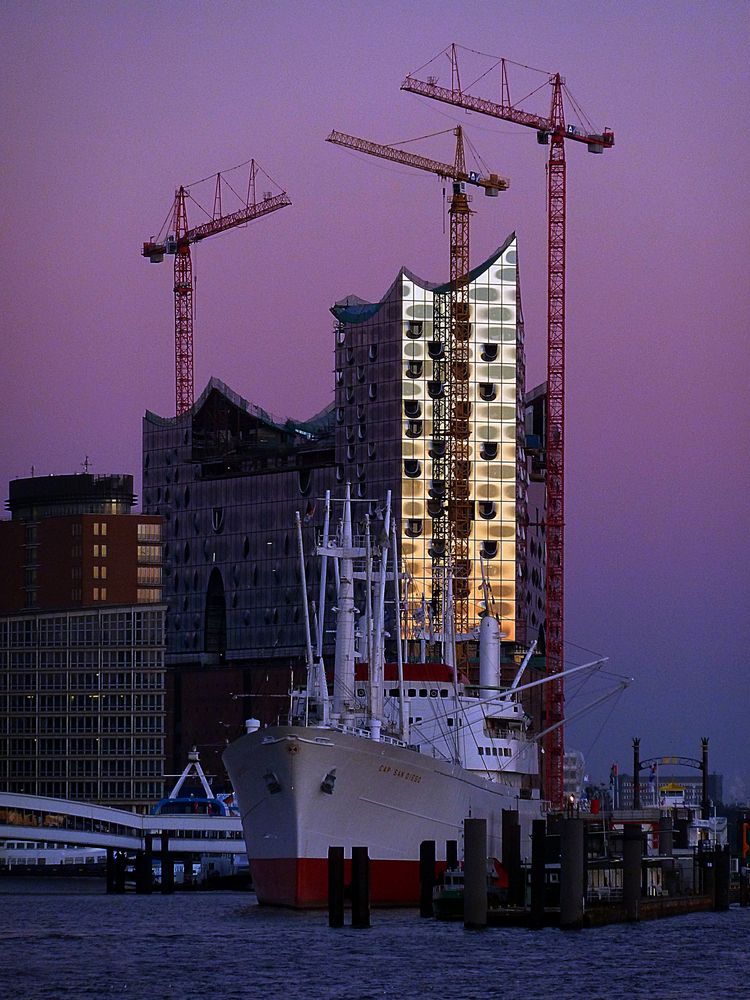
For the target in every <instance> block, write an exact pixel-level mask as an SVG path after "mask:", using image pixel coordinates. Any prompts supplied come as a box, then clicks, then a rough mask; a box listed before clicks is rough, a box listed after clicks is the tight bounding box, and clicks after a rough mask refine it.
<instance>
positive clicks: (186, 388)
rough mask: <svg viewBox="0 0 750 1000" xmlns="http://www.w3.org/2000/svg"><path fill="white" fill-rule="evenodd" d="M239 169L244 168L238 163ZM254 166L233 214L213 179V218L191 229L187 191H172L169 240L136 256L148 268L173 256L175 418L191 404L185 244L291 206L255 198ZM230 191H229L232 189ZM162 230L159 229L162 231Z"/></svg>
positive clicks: (283, 198) (282, 198)
mask: <svg viewBox="0 0 750 1000" xmlns="http://www.w3.org/2000/svg"><path fill="white" fill-rule="evenodd" d="M243 166H244V164H243ZM258 170H259V168H258V166H257V164H256V162H255V160H251V161H250V171H249V179H248V188H247V197H246V198H245V199H244V204H242V207H241V208H239V209H238V210H237V211H235V212H229V213H227V214H224V213H223V212H222V191H223V189H224V188H225V187H226V185H227V182H226V181H225V180H224V178H223V177H222V174H221V173H218V174H216V186H215V190H214V207H213V213H212V217H211V218H210V219H209V220H208V221H207V222H203V223H201V224H200V225H198V226H193V227H192V228H190V227H189V226H188V219H187V199H188V198H189V196H190V191H189V188H186V187H179V188H178V189H177V191H176V192H175V196H174V204H173V206H172V209H171V211H170V213H169V216H168V221H169V228H168V230H167V233H168V235H167V236H166V237H165V238H164V239H161V238H159V237H157V239H156V240H151V241H148V242H146V243H144V244H143V250H142V251H141V253H142V255H143V256H144V257H148V259H149V260H150V261H151V263H152V264H160V263H161V262H162V261H163V260H164V257H165V255H171V256H174V346H175V395H176V413H177V416H178V417H179V416H180V415H181V414H183V413H186V412H187V411H188V410H189V409H190V408H191V407H192V405H193V402H194V388H193V318H194V312H193V263H192V259H191V255H190V245H191V244H192V243H198V242H199V241H200V240H205V239H206V238H207V237H208V236H215V235H216V234H217V233H223V232H225V231H226V230H227V229H234V228H235V227H236V226H243V225H245V224H246V223H248V222H252V221H253V219H259V218H260V217H261V216H263V215H269V214H270V213H271V212H275V211H276V210H277V209H279V208H284V206H285V205H291V201H290V200H289V198H288V197H287V195H286V192H284V191H282V192H281V193H280V194H277V195H273V194H269V193H264V194H263V195H262V197H261V200H260V201H258V200H257V199H256V181H257V175H258ZM232 190H233V189H232ZM162 231H163V230H162Z"/></svg>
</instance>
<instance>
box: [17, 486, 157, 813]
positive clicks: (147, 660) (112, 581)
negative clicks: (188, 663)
mask: <svg viewBox="0 0 750 1000" xmlns="http://www.w3.org/2000/svg"><path fill="white" fill-rule="evenodd" d="M9 494H10V496H9V500H8V507H9V508H10V511H11V515H12V517H11V520H9V521H2V522H0V581H2V583H1V584H0V787H2V788H3V789H4V790H7V791H11V792H19V793H20V792H23V793H28V794H37V795H51V796H55V797H62V798H70V799H80V800H85V801H100V802H107V803H109V804H117V805H121V806H123V807H126V808H128V807H130V808H141V809H144V808H147V806H148V805H150V804H151V803H153V801H154V800H155V799H158V798H159V797H160V796H161V795H162V793H163V788H164V762H165V726H166V714H165V674H164V615H165V610H166V609H165V606H164V605H163V604H162V603H161V595H162V591H161V586H162V581H161V533H162V520H161V518H160V517H155V516H153V515H141V514H132V513H131V508H132V506H133V504H134V501H135V497H134V495H133V477H132V476H93V475H89V474H84V475H77V476H50V477H45V478H36V479H35V478H31V479H22V480H15V481H13V482H11V484H10V490H9Z"/></svg>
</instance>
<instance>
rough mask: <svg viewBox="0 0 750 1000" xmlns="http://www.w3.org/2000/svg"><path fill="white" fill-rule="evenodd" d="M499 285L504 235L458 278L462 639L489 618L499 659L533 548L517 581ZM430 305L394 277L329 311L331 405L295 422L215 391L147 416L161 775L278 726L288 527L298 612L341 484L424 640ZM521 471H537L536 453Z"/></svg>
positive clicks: (434, 541)
mask: <svg viewBox="0 0 750 1000" xmlns="http://www.w3.org/2000/svg"><path fill="white" fill-rule="evenodd" d="M517 274H518V271H517V246H516V238H515V235H512V236H510V237H509V238H508V239H507V240H506V241H505V243H504V244H503V245H502V246H501V247H499V249H498V250H497V251H495V253H493V254H492V255H491V256H490V257H489V258H488V259H487V260H485V261H484V262H483V263H482V264H480V265H479V266H478V267H476V268H474V269H473V270H472V271H471V272H470V275H469V283H468V300H469V310H470V314H469V319H470V331H471V333H470V340H469V344H468V348H469V366H468V383H469V407H468V415H467V438H466V440H467V443H468V450H467V451H468V463H469V464H468V469H467V470H466V472H467V478H468V481H469V484H470V488H469V497H468V506H467V509H468V514H469V531H468V537H467V539H466V542H467V549H468V554H469V571H468V574H467V579H468V584H469V586H468V592H467V595H466V597H467V600H466V604H467V607H468V621H467V622H466V623H465V624H466V625H467V626H468V628H465V629H464V631H468V632H470V631H471V630H473V629H474V628H475V627H476V626H477V625H478V624H479V622H480V619H481V617H482V615H483V614H484V613H486V609H487V608H488V609H489V611H490V612H491V613H492V614H494V615H496V616H497V617H498V619H499V621H500V626H501V630H502V632H503V634H504V636H505V640H506V642H507V643H508V644H509V649H511V650H512V648H513V646H512V644H514V643H515V641H516V640H518V641H519V642H525V641H527V639H528V638H529V634H530V632H533V633H534V635H536V633H537V631H538V629H539V627H540V626H541V624H542V619H543V604H544V601H543V597H542V595H543V586H544V585H543V579H544V573H543V558H542V546H541V544H539V548H538V553H539V557H538V558H537V557H536V556H535V558H534V559H533V562H534V563H535V564H536V565H537V567H538V568H539V570H540V572H538V573H537V574H536V575H535V580H534V583H533V584H531V581H530V580H529V575H528V573H527V561H528V559H527V546H528V544H529V538H528V537H527V533H526V525H527V521H528V516H527V487H528V479H529V474H528V470H527V458H526V451H525V436H526V421H525V414H524V394H523V393H524V344H523V318H522V311H521V303H520V296H519V291H518V278H517ZM448 296H449V285H435V284H431V283H429V282H427V281H424V280H422V279H420V278H418V277H417V276H416V275H414V274H413V273H411V272H410V271H407V270H405V269H402V270H401V271H400V272H399V274H398V275H397V277H396V279H395V280H394V282H393V283H392V285H391V286H390V288H389V289H388V290H387V292H386V293H385V295H384V296H383V298H382V299H381V300H380V301H379V302H374V303H370V302H364V301H362V300H360V299H358V298H356V297H353V296H350V297H348V298H346V299H344V300H342V301H340V302H338V303H336V305H335V306H333V308H332V310H331V311H332V313H333V315H334V318H335V328H334V330H335V332H334V337H335V390H334V400H333V402H332V404H331V405H330V407H328V408H326V409H325V410H324V411H322V412H321V413H320V414H318V415H317V416H315V417H314V418H312V419H310V420H308V421H291V420H279V419H278V418H274V417H272V416H271V415H270V414H268V413H266V412H265V411H263V410H261V409H260V408H259V407H256V406H253V405H252V404H250V403H249V402H247V401H246V400H244V399H242V398H241V397H239V396H238V395H236V394H235V393H234V392H233V391H232V390H230V389H229V388H228V387H227V386H225V385H224V384H223V383H221V382H219V381H218V380H216V379H212V380H211V382H210V383H209V384H208V386H207V387H206V389H205V391H204V392H203V394H202V395H201V397H200V399H199V400H198V401H197V402H196V403H195V405H194V406H193V407H192V408H191V409H190V410H189V411H188V412H186V413H184V414H181V415H179V416H176V417H170V418H164V417H159V416H156V415H155V414H152V413H147V414H146V416H145V418H144V436H143V502H144V511H146V512H148V513H152V514H160V515H162V516H163V517H164V520H165V547H164V593H165V598H166V600H167V604H168V609H169V610H168V614H167V649H168V653H167V660H168V664H169V666H170V668H171V670H170V677H171V685H172V692H171V697H170V699H169V701H170V703H171V704H172V705H173V706H174V719H173V720H172V723H173V724H172V726H171V727H170V728H171V729H172V730H173V731H174V734H175V742H174V746H173V748H172V749H173V752H174V755H175V757H176V758H177V759H179V758H180V755H182V754H184V752H185V751H186V750H187V749H188V748H189V745H190V744H192V743H200V744H202V745H203V746H204V747H206V748H207V749H209V750H210V747H211V745H212V744H215V745H216V751H217V755H218V751H219V749H220V748H221V746H222V745H223V741H224V740H225V739H226V738H230V739H231V738H232V737H234V736H235V735H237V733H238V732H239V731H240V729H241V725H242V720H243V719H244V718H245V717H247V716H248V715H257V716H259V717H261V718H265V719H273V718H275V717H276V716H277V715H278V714H280V713H283V712H284V711H285V708H286V703H285V701H283V698H284V696H285V692H286V691H287V690H288V684H289V670H290V668H295V667H300V666H301V665H302V663H303V659H304V654H303V651H304V632H303V617H302V612H301V604H302V602H301V593H302V592H301V586H300V580H301V567H300V559H299V553H298V545H297V539H296V534H295V514H296V512H297V511H299V512H300V516H301V524H302V536H303V543H304V549H305V570H306V581H307V585H308V599H309V601H310V604H311V606H313V605H315V606H319V605H320V595H319V589H318V588H319V579H318V574H317V565H316V562H317V560H316V559H315V557H314V549H315V544H316V541H317V540H318V537H319V533H320V530H321V528H322V524H323V517H324V503H323V501H322V498H323V497H324V496H325V492H326V490H330V491H331V493H332V495H334V496H341V495H343V491H344V488H345V484H346V483H347V482H349V483H351V484H352V495H353V497H354V499H355V501H356V503H355V506H354V516H355V518H356V519H359V520H360V521H361V522H363V521H364V518H365V515H367V514H369V515H370V518H371V520H372V522H373V523H374V524H376V523H377V518H378V517H379V516H380V514H381V511H382V508H383V503H384V500H385V497H386V494H387V492H388V491H390V492H391V501H392V509H393V511H394V516H395V519H396V522H397V525H398V530H399V536H400V538H399V552H400V556H401V572H402V576H403V594H404V597H405V601H404V606H405V609H406V613H405V616H404V621H403V622H402V628H403V630H404V631H405V634H406V635H407V636H408V637H409V638H412V639H414V640H417V639H419V638H423V639H425V638H426V639H427V640H430V639H432V640H434V641H439V639H440V634H441V633H440V630H441V628H442V612H443V610H444V608H445V605H446V601H447V600H448V599H449V597H448V586H449V583H448V580H447V577H449V576H450V569H451V567H450V564H449V561H448V560H447V559H446V558H445V555H446V553H445V548H444V542H443V539H444V537H445V531H444V530H442V531H441V520H442V521H444V519H445V518H446V517H447V511H448V505H449V501H450V480H449V478H448V477H447V476H445V475H438V474H437V470H438V469H439V460H440V457H441V454H442V453H444V451H445V448H446V442H445V439H444V438H441V437H440V435H439V434H438V433H437V430H438V429H437V428H436V421H435V412H436V408H438V407H439V406H440V404H441V401H442V400H443V399H444V398H445V396H446V394H447V393H448V392H449V389H450V385H449V382H450V378H451V370H450V367H449V366H447V365H446V364H445V363H444V356H445V345H444V343H443V342H442V341H441V339H440V337H439V336H437V335H436V331H435V328H434V316H435V314H436V312H438V311H439V310H440V308H441V300H442V301H443V302H445V301H446V300H447V299H448ZM540 398H543V396H541V397H540V396H539V394H537V395H536V396H535V399H537V400H539V399H540ZM536 405H537V411H538V410H539V406H538V402H537V404H536ZM530 413H531V414H532V416H531V418H530V419H531V420H532V423H533V412H532V411H530ZM537 430H539V428H538V427H537ZM542 439H543V438H542ZM532 443H533V442H532ZM536 463H537V464H536V466H535V468H536V469H537V472H538V468H539V463H538V457H537V459H536ZM532 475H533V471H532ZM535 478H537V479H538V476H536V477H535ZM535 511H536V512H537V513H538V511H539V503H538V501H537V505H536V507H535ZM539 520H540V519H539V518H537V521H539ZM541 530H542V528H541V527H540V524H539V523H537V524H536V528H535V530H533V531H532V536H533V537H534V538H536V539H537V542H539V540H540V531H541ZM536 551H537V550H536V548H535V553H536ZM325 603H326V607H327V608H328V609H329V612H328V618H327V620H326V622H325V623H324V625H325V627H324V629H323V648H324V652H326V651H328V652H330V650H331V648H332V641H333V631H332V618H331V617H330V615H331V612H330V609H331V608H332V606H333V605H334V603H335V583H334V581H333V580H332V579H330V578H329V580H328V583H327V596H326V601H325ZM540 609H541V610H540ZM393 613H394V612H393V611H392V612H391V615H393ZM532 613H533V614H534V620H533V625H532V620H531V614H532ZM540 616H541V617H540ZM392 622H393V619H392ZM393 624H394V625H395V622H393ZM530 625H531V626H532V627H531V629H530V628H529V626H530ZM391 634H392V635H395V634H396V630H395V628H394V629H391ZM217 766H218V764H217Z"/></svg>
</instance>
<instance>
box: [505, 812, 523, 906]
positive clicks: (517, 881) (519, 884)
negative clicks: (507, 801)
mask: <svg viewBox="0 0 750 1000" xmlns="http://www.w3.org/2000/svg"><path fill="white" fill-rule="evenodd" d="M502 831H503V846H502V854H503V857H502V862H503V868H504V869H505V871H506V873H507V875H508V903H509V905H510V906H523V904H524V902H525V899H524V896H525V893H524V888H525V886H524V884H523V873H522V871H521V826H520V824H519V822H518V810H517V809H503V814H502Z"/></svg>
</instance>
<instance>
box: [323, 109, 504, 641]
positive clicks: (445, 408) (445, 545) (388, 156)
mask: <svg viewBox="0 0 750 1000" xmlns="http://www.w3.org/2000/svg"><path fill="white" fill-rule="evenodd" d="M450 131H452V132H453V134H454V135H455V136H456V154H455V158H454V161H453V164H452V165H451V164H449V163H441V162H439V161H438V160H431V159H428V158H427V157H425V156H420V155H418V154H415V153H407V152H405V151H404V150H401V149H396V148H394V147H393V146H383V145H380V144H379V143H376V142H370V141H369V140H367V139H358V138H356V136H351V135H345V134H344V133H342V132H331V134H330V135H329V136H328V137H327V139H326V142H334V143H336V144H337V145H339V146H345V147H346V148H347V149H353V150H356V151H357V152H360V153H369V154H370V155H371V156H379V157H381V158H382V159H385V160H392V161H393V162H395V163H402V164H404V165H405V166H408V167H416V168H417V169H418V170H426V171H428V172H429V173H434V174H437V175H438V177H442V178H446V179H447V178H450V179H452V180H453V182H454V184H453V195H452V197H451V203H450V226H451V236H450V308H449V310H448V311H447V312H446V310H445V308H444V303H443V302H442V300H439V299H438V296H435V311H434V320H435V334H434V336H435V340H436V341H439V342H440V343H441V344H443V345H444V350H443V351H442V352H441V356H440V357H439V358H436V359H434V360H433V374H432V379H433V382H434V384H435V385H441V386H445V387H446V388H447V390H448V392H447V397H446V396H445V395H443V394H438V395H437V396H436V398H434V399H433V411H432V412H433V417H432V423H433V438H434V440H435V441H444V442H445V445H446V447H445V449H444V450H443V451H442V453H440V452H441V449H439V448H438V449H435V450H434V453H433V460H432V475H433V481H437V482H443V483H446V482H448V483H450V488H449V490H448V493H447V495H448V505H447V509H441V510H440V511H438V512H436V514H435V515H434V516H433V518H432V545H431V555H432V608H433V624H434V626H435V628H436V630H437V631H443V630H444V629H443V626H444V609H443V597H444V594H443V591H444V587H445V570H446V567H450V571H451V573H452V578H453V599H454V609H453V621H454V629H455V633H456V634H466V633H467V632H468V631H469V626H468V619H469V592H470V574H471V564H470V561H469V536H470V534H471V522H472V519H471V509H470V501H469V497H470V463H469V413H470V409H471V407H470V402H469V334H470V329H471V327H470V323H469V218H470V215H471V211H470V209H469V201H468V198H467V195H466V190H465V187H466V184H473V185H476V186H477V187H481V188H483V189H484V193H485V194H486V195H488V196H490V197H496V196H497V194H498V192H499V191H505V190H507V188H508V186H509V184H508V181H507V180H506V179H505V178H503V177H499V176H498V175H497V174H489V176H487V177H482V176H480V174H478V173H476V172H475V171H467V170H466V160H465V156H464V141H463V132H462V130H461V127H460V126H459V127H457V128H455V129H451V130H450Z"/></svg>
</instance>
